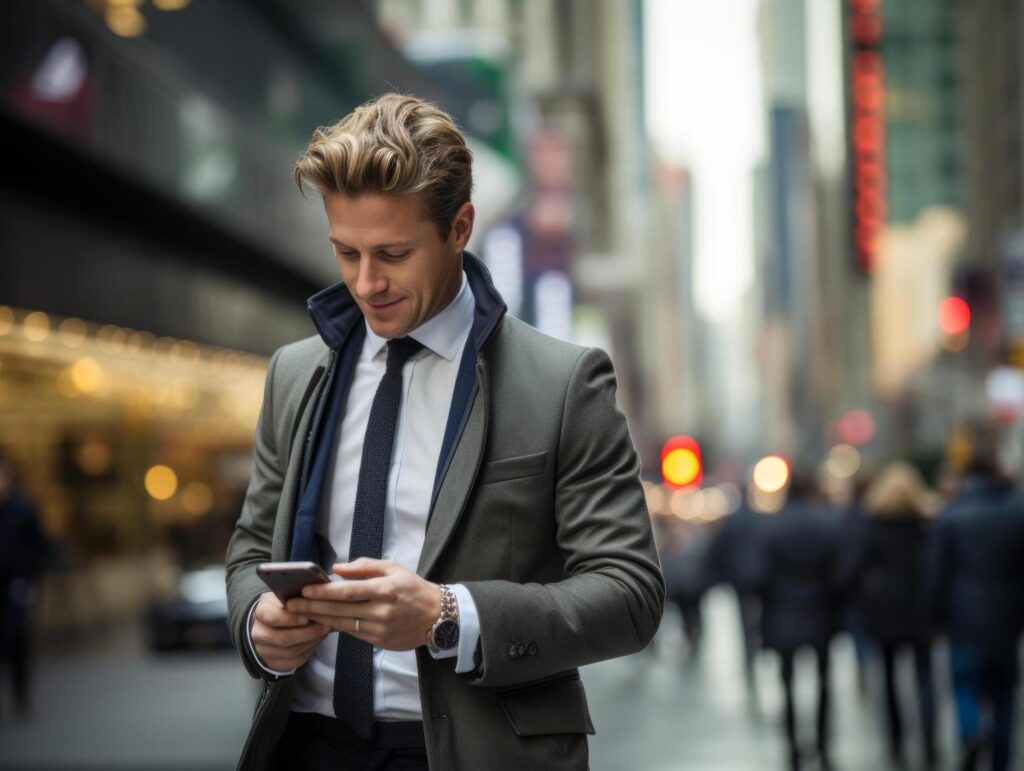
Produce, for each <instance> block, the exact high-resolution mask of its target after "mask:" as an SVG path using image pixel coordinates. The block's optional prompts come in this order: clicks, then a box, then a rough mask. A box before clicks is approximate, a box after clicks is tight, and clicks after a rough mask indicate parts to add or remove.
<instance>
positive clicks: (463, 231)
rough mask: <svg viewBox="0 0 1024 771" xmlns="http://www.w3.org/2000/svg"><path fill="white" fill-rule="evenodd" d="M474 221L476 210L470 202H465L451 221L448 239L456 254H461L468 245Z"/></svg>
mask: <svg viewBox="0 0 1024 771" xmlns="http://www.w3.org/2000/svg"><path fill="white" fill-rule="evenodd" d="M475 220H476V209H475V208H474V206H473V202H472V201H466V202H465V203H464V204H462V206H460V207H459V210H458V211H457V212H455V217H454V218H453V219H452V229H451V232H450V233H449V234H448V237H449V238H451V239H452V246H453V247H455V249H456V251H457V252H461V251H462V250H463V249H465V248H466V244H468V243H469V237H470V236H471V235H473V222H474V221H475Z"/></svg>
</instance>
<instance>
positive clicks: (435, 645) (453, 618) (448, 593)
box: [427, 584, 459, 656]
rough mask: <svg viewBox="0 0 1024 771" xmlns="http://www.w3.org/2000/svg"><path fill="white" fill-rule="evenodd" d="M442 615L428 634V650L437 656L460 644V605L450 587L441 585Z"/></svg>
mask: <svg viewBox="0 0 1024 771" xmlns="http://www.w3.org/2000/svg"><path fill="white" fill-rule="evenodd" d="M440 589H441V615H440V616H438V618H437V621H435V622H434V625H433V626H432V627H430V631H429V632H427V649H428V650H429V651H430V652H431V653H432V654H434V655H435V656H436V655H437V654H438V653H440V652H441V651H446V650H451V649H452V648H454V647H455V646H456V645H458V644H459V603H458V600H456V599H455V592H453V591H452V588H451V587H450V586H445V585H444V584H441V586H440Z"/></svg>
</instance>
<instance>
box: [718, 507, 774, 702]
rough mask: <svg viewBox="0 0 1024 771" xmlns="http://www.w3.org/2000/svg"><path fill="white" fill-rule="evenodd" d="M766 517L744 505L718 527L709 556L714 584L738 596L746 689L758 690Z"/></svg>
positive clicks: (727, 516) (737, 603)
mask: <svg viewBox="0 0 1024 771" xmlns="http://www.w3.org/2000/svg"><path fill="white" fill-rule="evenodd" d="M764 519H765V517H764V515H762V514H760V513H759V512H757V511H755V510H754V509H753V508H751V506H750V505H749V504H748V503H747V502H744V503H743V504H741V505H740V507H739V508H738V509H736V511H734V512H732V513H730V514H728V515H726V517H725V518H724V519H723V520H722V522H721V524H720V525H719V526H718V531H717V532H716V533H715V535H714V540H713V541H712V543H711V548H710V552H709V554H708V572H709V577H710V581H711V582H712V583H724V584H728V585H729V586H731V587H732V589H733V591H734V592H735V593H736V606H737V609H738V612H739V621H740V629H741V631H742V634H743V670H744V674H745V675H746V678H747V687H748V688H750V689H751V690H753V689H754V687H755V685H754V684H755V680H754V656H755V655H756V653H757V650H758V649H759V648H760V646H761V630H760V626H761V600H760V598H759V596H758V586H757V582H758V575H757V572H758V569H759V561H760V558H759V550H760V545H759V538H760V531H759V528H760V525H761V524H762V523H763V521H764Z"/></svg>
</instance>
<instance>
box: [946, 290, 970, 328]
mask: <svg viewBox="0 0 1024 771" xmlns="http://www.w3.org/2000/svg"><path fill="white" fill-rule="evenodd" d="M970 326H971V306H970V305H968V304H967V301H966V300H965V299H964V298H962V297H956V296H951V297H947V298H945V299H944V300H942V302H940V303H939V328H940V329H941V330H942V331H943V333H945V334H947V335H949V336H950V337H955V336H956V335H962V334H963V333H964V332H966V331H967V330H968V329H969V328H970Z"/></svg>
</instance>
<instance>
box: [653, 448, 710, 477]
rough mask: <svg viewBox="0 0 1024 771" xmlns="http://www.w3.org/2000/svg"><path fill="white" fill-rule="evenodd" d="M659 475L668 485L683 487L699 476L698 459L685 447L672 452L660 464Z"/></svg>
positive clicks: (695, 454)
mask: <svg viewBox="0 0 1024 771" xmlns="http://www.w3.org/2000/svg"><path fill="white" fill-rule="evenodd" d="M661 474H662V476H663V477H664V478H665V481H666V482H668V483H669V484H672V485H676V486H678V487H685V486H686V485H688V484H692V483H693V482H694V480H696V479H697V477H698V476H700V458H698V457H697V453H695V452H694V451H693V450H690V449H687V448H685V447H680V448H677V449H675V450H672V451H671V452H670V453H668V455H666V456H665V459H664V460H663V461H662V462H661Z"/></svg>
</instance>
